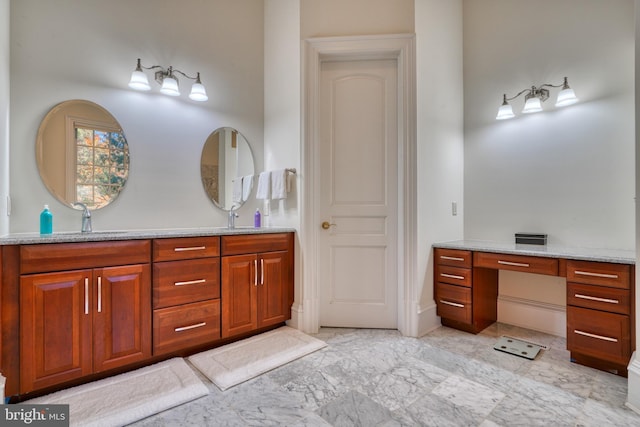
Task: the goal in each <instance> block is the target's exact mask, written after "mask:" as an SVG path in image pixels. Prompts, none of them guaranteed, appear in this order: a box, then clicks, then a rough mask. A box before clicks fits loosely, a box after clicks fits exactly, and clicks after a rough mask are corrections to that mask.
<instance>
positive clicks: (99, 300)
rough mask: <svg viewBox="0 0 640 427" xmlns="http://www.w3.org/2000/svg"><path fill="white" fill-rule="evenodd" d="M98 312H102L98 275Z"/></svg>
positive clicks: (99, 278)
mask: <svg viewBox="0 0 640 427" xmlns="http://www.w3.org/2000/svg"><path fill="white" fill-rule="evenodd" d="M98 313H102V277H100V276H98Z"/></svg>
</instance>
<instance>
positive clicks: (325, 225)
mask: <svg viewBox="0 0 640 427" xmlns="http://www.w3.org/2000/svg"><path fill="white" fill-rule="evenodd" d="M332 225H335V224H332V223H330V222H329V221H324V222H323V223H322V229H323V230H328V229H329V227H331V226H332Z"/></svg>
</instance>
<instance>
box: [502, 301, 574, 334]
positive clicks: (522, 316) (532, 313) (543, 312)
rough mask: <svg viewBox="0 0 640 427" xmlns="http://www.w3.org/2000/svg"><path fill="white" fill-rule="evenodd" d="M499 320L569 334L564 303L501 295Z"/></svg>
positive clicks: (547, 331) (552, 332) (549, 331)
mask: <svg viewBox="0 0 640 427" xmlns="http://www.w3.org/2000/svg"><path fill="white" fill-rule="evenodd" d="M498 322H501V323H506V324H509V325H515V326H520V327H522V328H527V329H533V330H535V331H540V332H545V333H548V334H551V335H556V336H559V337H566V336H567V309H566V306H563V305H557V304H549V303H544V302H540V301H533V300H528V299H524V298H515V297H510V296H504V295H501V296H499V297H498Z"/></svg>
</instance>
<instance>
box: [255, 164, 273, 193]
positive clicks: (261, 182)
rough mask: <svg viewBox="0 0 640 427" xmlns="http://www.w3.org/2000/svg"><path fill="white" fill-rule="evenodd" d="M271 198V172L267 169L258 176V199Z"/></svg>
mask: <svg viewBox="0 0 640 427" xmlns="http://www.w3.org/2000/svg"><path fill="white" fill-rule="evenodd" d="M269 198H271V172H269V171H266V172H262V173H261V174H260V177H259V178H258V189H257V190H256V199H263V200H268V199H269Z"/></svg>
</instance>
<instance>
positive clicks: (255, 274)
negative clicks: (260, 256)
mask: <svg viewBox="0 0 640 427" xmlns="http://www.w3.org/2000/svg"><path fill="white" fill-rule="evenodd" d="M253 286H258V260H257V259H254V260H253Z"/></svg>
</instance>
